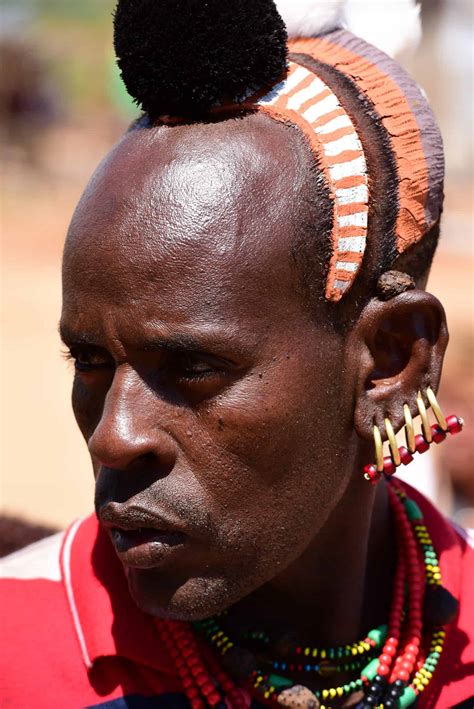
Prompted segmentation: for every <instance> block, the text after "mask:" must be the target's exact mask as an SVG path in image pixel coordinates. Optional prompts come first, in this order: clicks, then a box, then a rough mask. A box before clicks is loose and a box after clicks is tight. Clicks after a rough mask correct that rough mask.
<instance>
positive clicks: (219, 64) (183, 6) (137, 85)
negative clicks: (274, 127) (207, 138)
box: [114, 0, 287, 118]
mask: <svg viewBox="0 0 474 709" xmlns="http://www.w3.org/2000/svg"><path fill="white" fill-rule="evenodd" d="M286 41H287V34H286V28H285V25H284V23H283V20H282V19H281V17H280V15H279V14H278V12H277V9H276V7H275V4H274V2H273V0H119V2H118V5H117V9H116V11H115V18H114V44H115V51H116V54H117V62H118V65H119V68H120V70H121V73H122V78H123V80H124V82H125V86H126V87H127V90H128V92H129V94H130V95H131V96H132V97H133V98H134V99H135V102H136V103H137V104H138V105H139V106H141V108H142V109H143V110H144V111H145V112H146V113H148V114H149V115H150V116H151V117H152V118H156V117H159V116H161V115H171V116H180V117H192V116H198V115H200V114H204V113H206V112H207V111H208V110H209V109H210V108H212V107H213V106H219V105H222V104H225V103H227V102H232V103H234V102H235V103H238V102H240V101H242V100H244V99H245V98H246V97H247V96H249V95H251V94H253V93H256V92H257V91H260V90H262V89H268V90H270V89H271V88H272V86H273V85H274V84H275V83H276V82H277V81H278V80H279V79H280V78H281V77H282V75H283V73H284V71H285V69H286V57H287V48H286Z"/></svg>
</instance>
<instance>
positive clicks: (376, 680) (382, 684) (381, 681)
mask: <svg viewBox="0 0 474 709" xmlns="http://www.w3.org/2000/svg"><path fill="white" fill-rule="evenodd" d="M373 683H374V684H378V685H379V686H380V687H386V686H387V684H388V680H387V678H386V677H382V675H375V677H374V680H373Z"/></svg>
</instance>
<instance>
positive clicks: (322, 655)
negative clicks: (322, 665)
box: [321, 650, 326, 660]
mask: <svg viewBox="0 0 474 709" xmlns="http://www.w3.org/2000/svg"><path fill="white" fill-rule="evenodd" d="M325 657H326V650H321V659H322V660H324V658H325Z"/></svg>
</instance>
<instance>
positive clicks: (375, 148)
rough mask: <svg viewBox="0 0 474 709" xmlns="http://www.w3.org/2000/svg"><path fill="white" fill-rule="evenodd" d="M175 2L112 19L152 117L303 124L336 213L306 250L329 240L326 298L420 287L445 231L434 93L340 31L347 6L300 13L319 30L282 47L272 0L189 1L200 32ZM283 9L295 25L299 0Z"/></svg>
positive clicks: (121, 55) (136, 92)
mask: <svg viewBox="0 0 474 709" xmlns="http://www.w3.org/2000/svg"><path fill="white" fill-rule="evenodd" d="M170 2H171V0H164V1H161V2H156V3H155V2H150V1H148V2H147V1H146V0H141V1H140V2H138V1H136V2H125V1H122V2H119V5H118V9H117V13H116V17H115V46H116V51H117V55H118V63H119V66H120V68H121V71H122V76H123V79H124V81H125V84H126V86H127V88H128V90H129V91H130V93H131V95H132V96H134V97H135V100H136V101H137V103H139V104H140V105H141V106H142V108H143V109H144V110H145V112H146V113H147V114H148V117H149V119H150V120H151V121H153V122H159V121H163V122H173V121H174V122H179V121H183V120H184V121H186V120H212V117H213V115H214V114H216V113H217V114H219V113H220V112H231V111H233V110H234V111H235V110H253V111H264V112H265V113H267V114H269V115H270V116H272V117H273V118H274V119H275V120H277V121H282V122H284V123H287V124H289V125H290V126H292V127H295V129H297V130H300V131H301V132H302V133H303V134H304V136H305V138H306V140H307V143H308V145H309V146H310V148H311V150H312V153H313V156H314V160H315V162H316V165H317V167H318V174H317V180H318V181H319V196H320V199H319V201H320V202H321V201H323V202H325V204H324V210H325V212H326V214H327V215H328V217H329V218H326V220H325V221H324V220H323V219H321V214H320V213H318V221H319V231H320V237H319V238H320V239H321V243H320V244H319V245H315V244H312V245H311V244H306V253H305V256H304V257H305V259H306V261H307V262H311V260H312V259H313V260H314V257H315V255H316V248H319V253H318V255H317V256H316V258H319V260H320V261H323V262H324V263H323V275H324V283H325V287H324V299H325V300H326V302H332V303H336V302H338V301H340V300H341V299H343V298H344V296H345V295H346V294H347V293H348V292H349V290H351V289H352V288H353V287H354V286H355V284H358V283H360V285H359V288H354V290H355V291H356V293H355V300H356V301H357V300H359V299H360V295H361V290H365V291H367V290H369V291H370V290H371V289H372V290H373V289H374V288H377V289H378V291H379V295H381V296H382V297H391V296H393V295H395V294H396V293H398V292H401V291H403V290H405V289H406V288H407V287H413V285H414V281H413V279H415V281H417V282H418V284H420V283H421V284H422V285H423V283H422V281H423V279H424V278H425V277H426V275H427V270H428V269H429V265H430V263H431V259H432V256H433V253H434V250H435V248H436V242H437V238H438V233H439V230H438V225H439V219H440V214H441V209H442V200H443V177H444V159H443V148H442V140H441V136H440V133H439V130H438V127H437V125H436V122H435V119H434V117H433V114H432V111H431V109H430V107H429V105H428V102H427V101H426V99H425V97H424V95H423V93H422V91H421V90H420V88H419V87H418V86H417V85H416V83H415V82H414V81H413V80H412V79H411V78H410V77H409V76H408V75H407V74H406V72H405V71H404V70H403V69H402V68H401V67H400V65H399V64H398V63H397V62H395V61H394V60H392V59H391V58H390V57H389V56H387V55H386V54H385V53H384V52H382V51H380V50H378V49H376V48H375V47H373V46H372V45H370V44H368V43H367V42H366V41H364V40H362V39H360V38H359V37H356V36H354V35H353V34H351V33H350V32H349V31H347V30H346V29H342V28H338V26H339V25H341V24H343V20H344V18H343V16H341V14H340V12H339V11H340V7H341V5H342V3H333V9H332V10H331V9H329V12H328V11H326V13H327V16H325V14H324V12H321V10H319V14H318V20H319V24H316V25H315V24H314V23H313V24H311V18H310V19H309V20H308V21H307V22H306V23H302V25H303V26H304V27H305V31H306V32H308V31H312V32H314V34H315V35H317V36H312V37H292V38H290V40H289V41H288V43H287V45H286V46H285V43H286V36H285V29H284V25H283V23H282V21H281V18H280V17H279V15H278V13H277V11H276V9H275V6H274V4H273V2H271V1H270V0H268V1H264V0H259V1H258V2H255V3H252V7H251V10H249V9H248V8H247V7H246V6H247V3H246V2H244V1H243V0H241V1H240V2H239V1H237V0H236V1H234V2H230V3H229V2H220V1H219V0H212V1H211V2H206V3H199V2H194V3H193V2H191V3H188V4H189V8H188V11H191V6H192V16H193V23H192V28H191V27H190V26H189V25H188V20H187V19H186V18H185V17H184V15H185V13H183V14H180V13H176V12H175V11H172V10H171V7H168V6H169V5H170ZM172 4H173V3H172ZM402 4H403V5H405V3H402ZM229 5H230V6H232V7H231V9H230V8H229ZM277 5H278V3H277ZM279 5H280V6H281V9H282V12H283V14H284V17H285V20H286V21H287V25H288V26H289V27H290V28H292V15H291V9H290V10H288V8H289V7H290V5H291V3H287V2H285V1H284V0H283V1H282V2H280V3H279ZM145 6H146V7H145ZM414 10H415V12H416V8H413V7H412V8H411V11H412V12H413V11H414ZM288 13H289V17H287V14H288ZM310 14H311V13H310ZM321 14H322V15H323V21H322V22H321ZM229 18H232V26H230V24H229ZM293 24H295V23H293ZM334 26H335V27H336V29H335V28H334ZM191 30H192V31H191ZM298 31H299V26H298V23H296V26H295V27H294V28H293V32H294V33H296V34H298ZM321 195H322V200H321ZM319 207H320V208H321V205H319ZM320 211H321V210H319V212H320ZM321 224H324V225H325V226H326V230H325V231H326V233H323V234H321V231H324V228H323V229H321ZM323 241H324V243H322V242H323ZM311 248H312V249H313V253H311ZM390 269H395V271H396V272H395V273H392V272H391V271H390ZM304 270H305V273H306V275H307V274H308V271H310V270H311V267H309V268H308V263H306V264H305V266H304ZM361 271H362V272H364V276H363V277H362V278H359V274H361ZM400 271H405V272H406V273H405V274H403V273H400ZM387 272H388V273H387ZM312 290H313V289H312Z"/></svg>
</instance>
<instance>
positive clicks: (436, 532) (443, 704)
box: [0, 490, 474, 709]
mask: <svg viewBox="0 0 474 709" xmlns="http://www.w3.org/2000/svg"><path fill="white" fill-rule="evenodd" d="M410 496H411V497H413V498H414V499H415V500H416V501H417V502H418V504H419V506H420V507H421V509H422V511H423V513H424V516H425V521H426V525H427V527H428V529H429V531H430V534H431V536H432V538H433V543H434V546H435V549H436V550H437V551H438V554H439V557H440V566H441V571H442V575H443V585H444V586H445V587H446V588H448V589H449V590H450V591H451V593H452V594H453V595H454V596H455V598H457V599H458V600H459V602H460V613H459V616H458V619H457V621H456V622H455V623H453V624H452V625H450V626H449V628H448V632H447V636H446V641H445V647H444V650H443V653H442V655H441V659H440V661H439V663H438V666H437V669H436V671H435V673H434V676H433V679H432V680H431V682H430V684H429V686H428V688H427V689H426V690H425V692H424V693H423V695H422V697H421V699H420V701H419V704H418V705H417V706H418V707H420V709H448V708H451V707H454V706H455V705H456V704H458V703H461V702H465V701H466V700H468V701H467V703H466V704H463V707H464V706H465V707H474V550H473V548H472V540H471V544H469V539H468V536H467V535H466V534H465V533H464V532H463V531H462V530H458V529H455V528H454V527H453V526H452V525H451V524H450V523H449V522H447V521H446V520H445V519H444V518H443V517H442V516H441V515H440V514H439V513H438V512H437V511H436V510H435V509H434V508H433V507H432V506H431V505H430V503H428V502H427V501H426V500H424V499H423V498H421V497H420V495H419V494H417V493H416V492H415V491H413V490H410ZM1 566H2V580H1V581H0V594H1V596H0V608H1V614H2V616H1V621H0V622H1V626H0V629H1V635H2V649H1V662H2V667H1V668H0V705H1V707H2V708H4V709H7V708H8V709H10V708H18V709H20V708H21V709H26V708H27V709H51V708H52V707H54V708H56V707H58V708H59V707H60V708H61V709H76V708H79V707H98V706H100V707H103V708H104V709H105V708H107V709H126V708H127V709H146V708H147V707H150V709H151V707H156V708H163V709H166V708H169V709H171V708H174V709H179V708H180V707H183V708H184V707H188V706H189V705H188V703H187V700H186V699H185V697H184V695H183V694H182V691H181V686H180V682H179V679H178V677H177V674H176V671H175V668H174V665H173V663H172V661H171V660H170V658H169V657H167V655H166V653H165V651H164V648H163V647H162V646H161V645H160V642H159V638H158V635H157V632H156V630H155V627H154V624H153V622H152V621H151V619H150V618H149V617H148V616H147V615H145V614H144V613H142V612H141V611H140V610H138V608H137V607H136V606H135V605H134V603H133V601H132V600H131V597H130V596H129V593H128V587H127V583H126V580H125V577H124V574H123V571H122V567H121V564H120V562H119V561H118V559H117V557H116V555H115V552H114V550H113V548H112V546H111V545H110V542H109V540H108V538H107V537H106V535H105V534H104V533H103V532H102V531H101V530H100V529H99V527H98V524H97V521H96V519H95V517H94V516H91V517H88V518H87V519H85V520H83V521H78V522H75V523H74V524H73V525H72V526H71V527H70V528H69V529H68V530H67V531H66V532H65V533H64V534H59V535H56V536H54V537H51V538H49V539H46V540H43V541H41V542H38V543H37V544H33V545H32V546H30V547H28V548H27V549H24V550H22V551H20V552H17V553H16V554H13V555H11V556H10V557H7V558H6V559H4V560H3V562H2V564H1ZM253 706H256V705H255V704H254V705H253Z"/></svg>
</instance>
